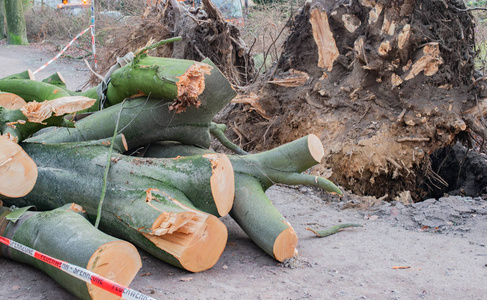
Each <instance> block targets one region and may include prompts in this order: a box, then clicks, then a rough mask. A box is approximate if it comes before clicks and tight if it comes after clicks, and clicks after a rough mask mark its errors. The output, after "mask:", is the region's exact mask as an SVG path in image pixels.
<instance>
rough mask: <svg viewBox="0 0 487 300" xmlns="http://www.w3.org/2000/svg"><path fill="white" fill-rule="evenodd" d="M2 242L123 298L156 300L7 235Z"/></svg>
mask: <svg viewBox="0 0 487 300" xmlns="http://www.w3.org/2000/svg"><path fill="white" fill-rule="evenodd" d="M0 243H2V244H5V245H7V246H9V247H11V248H12V249H15V250H18V251H20V252H22V253H25V254H27V255H29V256H32V257H34V258H36V259H38V260H40V261H43V262H45V263H47V264H50V265H51V266H54V267H56V268H58V269H60V270H61V271H63V272H65V273H68V274H70V275H71V276H73V277H76V278H78V279H81V280H83V281H85V282H88V283H91V284H93V285H94V286H97V287H100V288H102V289H104V290H105V291H107V292H110V293H112V294H114V295H117V296H118V297H122V299H130V300H156V299H154V298H152V297H149V296H146V295H144V294H142V293H140V292H137V291H136V290H132V289H130V288H128V287H125V286H123V285H120V284H118V283H116V282H113V281H111V280H109V279H106V278H103V277H101V276H99V275H97V274H95V273H93V272H91V271H89V270H87V269H84V268H81V267H78V266H75V265H72V264H70V263H67V262H65V261H62V260H59V259H56V258H54V257H51V256H49V255H46V254H43V253H41V252H39V251H36V250H34V249H32V248H29V247H27V246H24V245H22V244H19V243H17V242H15V241H12V240H10V239H8V238H6V237H3V236H0Z"/></svg>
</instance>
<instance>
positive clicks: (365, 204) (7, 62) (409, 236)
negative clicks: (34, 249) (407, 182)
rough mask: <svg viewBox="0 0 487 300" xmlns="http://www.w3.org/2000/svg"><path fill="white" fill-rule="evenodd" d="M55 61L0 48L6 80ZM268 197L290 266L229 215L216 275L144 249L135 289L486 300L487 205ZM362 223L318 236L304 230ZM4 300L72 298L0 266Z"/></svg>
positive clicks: (302, 193)
mask: <svg viewBox="0 0 487 300" xmlns="http://www.w3.org/2000/svg"><path fill="white" fill-rule="evenodd" d="M55 54H56V53H53V52H49V51H46V50H44V49H43V47H39V46H37V45H31V46H21V47H19V46H6V45H5V44H2V43H0V64H1V66H2V68H0V78H1V77H3V76H6V75H10V74H13V73H17V72H21V71H24V70H26V69H32V70H35V69H37V68H38V67H40V66H41V65H43V64H44V63H45V62H46V61H48V60H49V59H51V58H52V57H54V55H55ZM55 71H59V72H61V73H62V74H63V76H64V77H65V79H66V81H67V83H68V88H70V89H78V88H80V87H82V86H83V84H84V82H85V81H86V80H87V79H88V77H89V75H90V74H89V72H88V70H87V68H86V66H85V65H84V64H83V63H82V62H80V61H77V60H69V59H64V58H61V59H58V60H57V61H56V62H55V63H53V64H52V65H50V66H48V67H47V68H46V69H45V70H43V71H41V72H40V73H38V74H37V80H42V78H45V77H47V76H49V75H51V74H52V73H54V72H55ZM267 195H268V196H269V198H270V199H271V200H272V201H273V202H274V204H275V205H276V206H277V207H278V209H279V210H280V211H281V212H282V213H283V215H284V216H285V217H286V218H287V219H288V221H289V222H290V223H291V224H292V225H293V226H294V228H295V230H296V232H297V234H298V236H299V239H300V240H299V244H298V249H299V255H298V256H297V258H296V259H293V260H291V261H289V262H286V263H284V264H280V263H278V262H276V261H274V260H273V259H271V258H270V257H269V256H268V255H267V254H265V253H264V252H263V251H261V250H260V249H259V248H258V247H257V246H256V245H255V244H254V243H253V242H252V241H251V240H250V239H249V238H248V237H247V236H246V235H245V233H244V232H243V231H242V230H241V229H240V228H239V227H238V225H236V223H235V222H234V221H233V220H232V219H231V218H229V217H225V218H223V221H224V223H225V224H226V225H227V226H228V230H229V239H228V244H227V247H226V249H225V251H224V252H223V255H222V257H221V258H220V260H219V261H218V263H217V264H216V265H215V266H214V267H213V268H212V269H210V270H208V271H205V272H201V273H197V274H193V273H188V272H186V271H183V270H180V269H177V268H175V267H172V266H170V265H168V264H166V263H164V262H162V261H159V260H158V259H156V258H154V257H152V256H151V255H149V254H147V253H146V252H144V251H142V250H140V254H141V257H142V259H143V266H142V269H141V270H140V272H139V273H138V275H137V276H136V278H135V280H134V281H133V282H132V284H131V286H130V287H131V288H133V289H136V290H139V291H141V292H143V293H145V294H147V295H150V296H152V297H154V298H157V299H305V298H309V299H483V298H484V297H485V295H486V294H487V286H486V285H485V282H487V248H486V243H487V202H486V201H485V199H482V198H470V197H458V196H447V197H441V198H439V199H429V200H426V201H424V202H420V203H416V204H411V205H404V204H402V203H400V202H390V203H385V202H382V201H380V200H377V199H375V198H373V197H358V196H355V195H353V194H350V193H345V196H344V197H342V198H337V197H334V196H330V195H328V194H325V193H322V192H319V191H316V190H313V189H310V188H307V187H300V188H297V189H294V188H290V187H284V186H274V187H272V188H271V189H269V190H268V192H267ZM349 222H350V223H359V224H362V225H363V227H358V228H347V229H344V230H343V231H341V232H339V233H337V234H335V235H332V236H329V237H326V238H322V239H320V238H316V237H315V236H314V234H313V233H311V232H310V231H307V230H306V227H311V228H313V229H319V228H323V227H329V226H334V225H337V224H339V223H349ZM0 290H1V291H2V293H1V296H0V298H2V299H73V296H71V295H70V294H68V293H67V292H66V291H64V290H63V289H62V288H61V287H59V286H58V285H57V284H56V283H55V282H54V281H53V280H51V279H50V278H49V277H48V276H47V275H45V274H44V273H42V272H40V271H38V270H36V269H34V268H32V267H30V266H26V265H22V264H19V263H17V262H15V261H11V260H7V259H5V258H0Z"/></svg>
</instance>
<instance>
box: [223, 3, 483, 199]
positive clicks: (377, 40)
mask: <svg viewBox="0 0 487 300" xmlns="http://www.w3.org/2000/svg"><path fill="white" fill-rule="evenodd" d="M439 12H440V13H439ZM473 24H474V22H473V17H472V15H471V13H470V12H468V10H466V9H465V6H464V4H463V3H462V2H461V1H433V0H428V1H413V0H401V1H384V0H377V1H351V2H350V1H342V0H336V1H324V0H314V1H308V2H307V3H306V4H305V6H304V7H303V9H302V10H301V12H300V13H299V14H298V15H297V16H296V18H295V19H294V24H293V26H292V28H293V30H292V32H291V34H290V35H289V37H288V39H287V41H286V43H285V45H284V51H283V54H282V56H281V58H280V60H279V61H278V63H277V65H276V67H275V68H274V69H273V70H272V72H270V73H269V74H268V78H265V81H263V82H260V83H259V84H257V85H256V87H255V90H254V94H255V95H258V99H256V100H254V101H253V104H252V105H253V106H254V107H256V110H257V107H260V108H261V109H260V110H259V111H258V112H259V113H255V112H250V113H249V112H248V111H246V110H245V109H244V106H243V105H242V104H239V105H238V106H237V109H235V111H233V112H232V114H228V117H227V120H226V122H227V123H230V124H232V127H233V128H235V131H236V132H237V131H238V132H237V135H238V136H237V135H235V138H240V139H241V141H240V142H241V144H247V146H246V148H245V150H247V151H250V150H262V149H269V148H271V147H273V146H275V145H280V144H283V143H285V142H288V141H290V140H294V139H296V138H298V137H301V136H303V135H306V134H311V133H313V134H316V135H317V136H319V137H320V139H321V140H322V141H323V143H324V145H325V157H326V160H325V161H324V162H323V164H322V165H321V166H319V167H316V168H315V169H316V170H317V171H319V172H320V173H321V174H325V173H329V171H330V170H331V171H332V174H331V177H330V178H331V179H332V180H333V181H334V182H337V183H338V184H340V185H342V186H344V187H345V188H347V189H350V190H351V191H352V192H354V193H356V194H367V195H375V196H378V197H382V196H383V195H385V194H388V196H389V198H390V199H393V198H394V197H395V196H396V195H398V194H399V193H401V192H403V191H407V190H409V191H411V194H412V196H413V198H414V199H415V200H420V199H421V198H423V197H426V196H427V195H428V192H429V191H431V189H432V187H434V186H435V185H439V184H441V181H440V180H437V178H436V177H435V176H434V172H433V171H434V170H431V164H430V159H429V155H430V154H431V153H432V152H434V151H435V150H436V149H438V148H442V147H445V146H448V145H450V144H452V143H453V141H454V140H455V139H456V137H458V136H462V135H463V136H466V135H467V134H466V133H467V132H468V131H469V130H474V128H469V127H468V126H467V125H466V123H467V122H466V119H467V118H468V117H467V115H466V114H464V111H466V110H467V109H470V108H472V107H474V106H475V105H476V101H475V93H476V91H475V89H472V90H471V91H469V89H468V88H469V86H470V85H471V84H472V78H474V77H473V71H474V59H475V51H474V25H473ZM290 70H294V71H299V72H301V73H306V74H305V75H307V76H309V79H307V80H305V79H306V76H304V75H303V76H301V77H302V78H303V80H302V81H301V85H297V86H292V85H287V86H278V85H274V84H267V83H268V81H271V82H272V81H273V79H274V78H279V81H283V80H284V79H286V74H289V73H290ZM291 79H292V78H291ZM220 121H221V120H220ZM247 132H252V135H251V136H249V135H247V134H246V133H247ZM255 136H262V137H265V138H264V139H263V141H262V140H259V139H255Z"/></svg>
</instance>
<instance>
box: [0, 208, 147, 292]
mask: <svg viewBox="0 0 487 300" xmlns="http://www.w3.org/2000/svg"><path fill="white" fill-rule="evenodd" d="M80 209H82V208H81V207H80V206H79V205H74V204H67V205H65V206H63V207H60V208H58V209H55V210H52V211H46V212H32V211H28V212H25V213H24V214H23V215H22V216H21V218H20V219H19V220H17V221H16V222H15V223H13V222H11V221H8V220H7V219H6V218H5V217H6V216H7V215H8V214H9V213H10V212H11V211H10V210H9V209H7V208H5V207H3V208H2V207H1V206H0V236H5V237H7V238H9V239H11V240H13V241H15V242H18V243H20V244H22V245H25V246H27V247H30V248H33V249H35V250H37V251H39V252H42V253H44V254H47V255H49V256H52V257H55V258H57V259H60V260H63V261H66V262H69V263H71V264H74V265H77V266H80V267H82V268H85V269H88V270H90V271H92V272H94V273H96V274H98V275H100V276H102V277H105V278H107V279H110V280H112V281H114V282H117V283H119V284H122V285H124V286H128V285H129V284H130V282H131V281H132V280H133V278H134V277H135V275H136V274H137V272H138V271H139V269H140V267H141V266H142V262H141V260H140V256H139V253H138V252H137V249H136V248H135V247H134V246H133V245H132V244H130V243H128V242H125V241H122V240H119V239H116V238H114V237H111V236H109V235H107V234H105V233H103V232H101V231H99V230H97V229H96V228H95V227H93V225H92V224H91V223H90V222H89V221H88V220H86V219H85V218H84V217H82V216H81V215H80V214H78V213H77V211H79V210H80ZM0 250H1V251H0V255H4V256H5V257H8V258H11V259H13V260H16V261H19V262H22V263H26V264H29V265H32V266H34V267H36V268H38V269H39V270H42V271H43V272H45V273H46V274H47V275H49V276H50V277H51V278H52V279H54V280H55V281H56V282H57V283H59V284H60V285H61V286H62V287H63V288H65V289H66V290H68V291H69V292H70V293H72V294H73V295H74V296H76V297H77V298H79V299H119V297H116V296H114V295H113V294H110V293H109V292H107V291H105V290H103V289H101V288H99V287H96V286H94V285H91V284H88V283H85V282H83V281H81V280H79V279H77V278H75V277H73V276H72V275H69V274H67V273H65V272H63V271H61V270H60V269H57V268H55V267H53V266H50V265H48V264H47V263H45V262H42V261H40V260H37V259H35V258H33V257H31V256H28V255H26V254H23V253H21V252H19V251H17V250H13V249H11V248H8V247H6V246H2V245H0Z"/></svg>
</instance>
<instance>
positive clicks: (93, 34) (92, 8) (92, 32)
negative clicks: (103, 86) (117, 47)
mask: <svg viewBox="0 0 487 300" xmlns="http://www.w3.org/2000/svg"><path fill="white" fill-rule="evenodd" d="M91 48H92V49H93V60H94V61H95V71H96V68H97V66H96V65H97V64H98V62H97V59H96V47H95V0H92V1H91Z"/></svg>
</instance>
